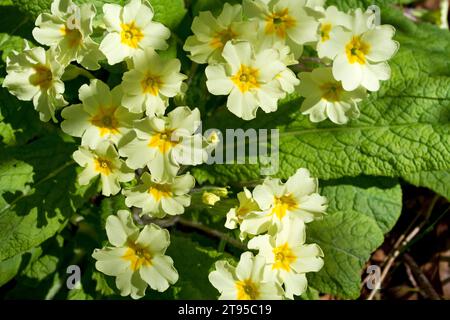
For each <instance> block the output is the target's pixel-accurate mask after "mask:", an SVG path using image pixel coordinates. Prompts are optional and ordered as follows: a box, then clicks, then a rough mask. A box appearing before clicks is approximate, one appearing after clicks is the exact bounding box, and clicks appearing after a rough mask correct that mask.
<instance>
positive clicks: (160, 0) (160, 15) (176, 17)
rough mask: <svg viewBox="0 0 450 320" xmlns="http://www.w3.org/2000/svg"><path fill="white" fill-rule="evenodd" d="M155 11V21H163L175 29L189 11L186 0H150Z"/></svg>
mask: <svg viewBox="0 0 450 320" xmlns="http://www.w3.org/2000/svg"><path fill="white" fill-rule="evenodd" d="M149 2H150V3H151V5H152V7H153V9H154V11H155V18H154V19H155V21H158V22H161V23H162V24H164V25H165V26H167V27H168V28H169V29H171V30H173V29H175V28H176V27H177V26H178V25H179V24H180V22H181V21H182V20H183V18H184V16H185V15H186V13H187V10H186V8H185V6H184V0H149Z"/></svg>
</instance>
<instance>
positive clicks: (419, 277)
mask: <svg viewBox="0 0 450 320" xmlns="http://www.w3.org/2000/svg"><path fill="white" fill-rule="evenodd" d="M403 261H405V264H406V265H407V266H408V267H409V268H410V269H411V272H412V274H413V276H414V278H415V279H416V281H417V284H418V285H419V288H420V289H422V290H421V291H420V293H421V294H423V295H425V298H429V299H433V300H441V297H440V296H439V295H438V294H437V292H436V290H434V288H433V286H432V285H431V283H430V280H428V278H427V276H426V275H425V274H424V273H423V272H422V270H421V269H420V267H419V266H418V265H417V263H416V261H414V258H413V257H412V256H411V255H409V254H408V253H404V254H403Z"/></svg>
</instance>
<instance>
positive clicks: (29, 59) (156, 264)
mask: <svg viewBox="0 0 450 320" xmlns="http://www.w3.org/2000/svg"><path fill="white" fill-rule="evenodd" d="M103 13H104V15H103V22H104V25H103V27H104V29H105V31H104V38H103V40H102V41H101V43H100V44H97V43H96V42H94V41H93V40H92V38H91V35H92V33H93V21H94V17H95V15H96V10H95V7H94V6H93V5H92V4H83V5H81V6H77V5H75V4H74V3H72V1H71V0H55V1H54V2H53V3H52V6H51V13H48V14H47V13H43V14H41V15H40V16H39V17H38V18H37V20H36V28H35V29H34V30H33V36H34V37H35V39H36V40H37V41H38V42H39V43H41V44H43V45H46V46H48V47H49V49H48V50H45V49H44V48H42V47H34V48H31V47H30V46H29V45H27V47H26V48H25V50H24V51H23V52H21V53H14V54H13V55H12V56H10V57H9V58H8V60H7V72H8V75H7V76H6V78H5V80H4V84H3V85H4V86H5V87H6V88H8V89H9V91H10V92H11V93H12V94H14V95H15V96H17V97H18V98H19V99H21V100H33V103H34V106H35V108H36V110H37V111H39V113H40V118H41V120H43V121H49V120H50V119H53V120H54V121H55V122H56V121H57V120H56V116H55V111H56V110H57V109H60V108H63V107H65V106H66V105H67V104H68V103H67V102H66V101H65V100H64V98H63V93H64V91H65V88H64V83H63V81H62V80H61V78H62V77H63V74H64V72H65V70H66V69H67V70H70V69H69V68H68V66H69V65H70V63H71V62H73V61H76V62H77V63H79V64H80V65H82V66H83V67H85V68H86V69H91V70H92V69H94V70H95V69H98V68H100V65H99V61H100V60H102V59H105V58H106V59H107V61H108V63H109V64H116V63H118V62H122V61H125V62H126V63H127V66H128V71H127V72H125V73H124V75H123V79H122V83H121V84H120V85H119V86H117V87H115V88H113V89H112V90H110V88H109V86H108V85H107V84H105V83H103V82H102V81H100V80H98V79H93V80H91V81H90V84H89V85H88V84H85V85H83V86H82V87H81V88H80V89H79V99H80V101H81V103H80V104H76V105H71V106H67V107H65V108H64V109H63V110H62V112H61V116H62V118H63V119H64V120H63V121H62V123H61V128H62V130H63V131H64V132H65V133H67V134H69V135H71V136H73V137H79V138H81V146H80V147H79V149H78V150H77V151H75V153H74V154H73V158H74V160H75V161H76V162H77V163H78V164H79V165H80V166H81V167H83V170H82V171H81V172H80V174H79V176H78V180H79V183H80V184H81V185H87V184H88V183H89V182H90V181H92V179H94V178H96V177H98V176H100V180H101V186H102V193H103V195H105V196H110V195H115V194H118V193H119V192H121V191H122V193H123V194H124V195H125V197H126V198H125V199H126V200H125V202H126V205H127V206H128V207H130V208H132V207H134V208H138V212H139V214H140V215H149V216H151V217H153V218H163V217H164V216H166V215H179V214H182V213H184V209H185V207H187V206H189V205H190V202H191V197H190V195H189V192H190V191H191V189H192V188H193V187H194V185H195V179H194V177H193V176H192V175H190V174H189V173H185V174H182V175H178V173H179V170H180V165H198V164H200V163H203V162H204V160H205V157H206V151H205V148H206V147H207V146H208V143H207V142H206V141H205V139H204V138H203V135H202V134H201V133H197V132H196V131H197V128H198V127H199V126H200V113H199V111H198V109H194V110H191V109H189V108H188V107H177V108H175V109H173V110H172V111H171V112H169V113H168V114H167V115H165V111H166V108H167V107H168V105H169V98H172V97H175V96H176V95H178V94H180V93H181V91H182V83H183V80H184V79H186V76H185V75H183V74H181V73H180V68H181V63H180V61H179V60H177V59H163V58H162V57H160V56H159V55H158V53H157V52H156V51H155V50H164V49H166V48H167V47H168V44H167V42H166V40H167V39H168V38H169V37H170V31H169V29H167V28H166V27H165V26H164V25H162V24H160V23H157V22H154V21H152V18H153V9H152V7H151V6H150V5H149V4H148V3H147V2H146V1H142V0H131V1H130V2H129V3H128V4H126V5H125V6H123V7H122V6H119V5H114V4H105V5H104V6H103ZM136 170H138V171H139V172H140V173H141V174H140V175H139V177H138V183H137V184H136V185H134V186H133V187H130V188H129V189H123V190H122V186H121V183H123V182H130V181H132V180H134V179H135V178H136V175H135V172H136ZM106 232H107V235H108V239H109V242H110V243H111V244H112V245H113V246H114V247H107V248H104V249H102V250H96V251H95V252H94V253H93V257H94V258H95V259H96V260H97V263H96V267H97V269H98V270H100V271H102V272H103V273H105V274H107V275H111V276H116V277H117V278H116V284H117V287H118V288H119V289H120V291H121V294H122V295H131V296H132V297H133V298H140V297H142V296H144V294H145V290H146V288H147V285H149V286H150V287H151V288H152V289H154V290H158V291H164V290H166V289H167V288H168V287H169V284H173V283H175V282H176V281H177V279H178V273H177V271H176V270H175V268H174V267H173V261H172V259H171V258H170V257H168V256H166V255H164V252H165V250H166V248H167V247H168V245H169V243H170V240H169V232H168V231H167V230H163V229H161V228H160V227H158V226H157V225H155V224H150V225H147V226H145V227H144V228H143V229H142V230H141V231H140V229H139V228H138V227H137V226H136V225H135V224H134V222H133V217H132V214H131V213H130V212H128V211H120V212H118V214H117V216H110V217H108V219H107V224H106Z"/></svg>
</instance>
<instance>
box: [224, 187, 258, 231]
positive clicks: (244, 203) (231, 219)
mask: <svg viewBox="0 0 450 320" xmlns="http://www.w3.org/2000/svg"><path fill="white" fill-rule="evenodd" d="M237 198H238V201H239V206H237V207H235V208H231V209H230V211H228V213H227V221H226V222H225V227H226V228H228V229H236V228H237V227H238V226H239V225H240V224H241V222H242V221H243V219H244V218H245V217H246V216H247V215H248V214H249V213H252V212H257V211H261V209H260V208H259V206H258V204H257V203H256V202H255V200H254V199H253V196H252V193H251V192H250V191H249V190H248V189H247V188H244V191H242V192H239V193H238V195H237Z"/></svg>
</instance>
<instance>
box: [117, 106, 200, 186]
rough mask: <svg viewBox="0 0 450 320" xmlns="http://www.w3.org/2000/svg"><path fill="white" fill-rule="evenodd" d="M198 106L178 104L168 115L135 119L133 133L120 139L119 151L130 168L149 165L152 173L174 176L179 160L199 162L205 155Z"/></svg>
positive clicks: (159, 176) (196, 163) (181, 162)
mask: <svg viewBox="0 0 450 320" xmlns="http://www.w3.org/2000/svg"><path fill="white" fill-rule="evenodd" d="M200 125H201V122H200V112H199V111H198V109H194V110H190V109H189V108H188V107H178V108H176V109H174V110H173V111H171V112H170V113H169V114H168V115H167V117H153V118H146V119H143V120H141V121H138V122H136V123H135V132H136V136H131V135H130V136H129V137H127V136H125V137H124V138H123V139H122V140H123V141H121V142H119V153H120V155H121V156H122V157H126V158H128V159H127V164H128V166H129V167H130V168H133V169H139V168H143V167H145V166H148V168H149V169H150V172H151V174H152V177H155V178H157V179H161V180H165V179H169V178H171V177H174V176H176V174H177V172H178V169H179V167H180V164H185V165H198V164H201V163H202V162H203V161H204V160H205V159H206V151H205V150H204V144H206V143H205V142H204V139H203V136H202V135H201V134H200V133H195V132H196V130H197V129H198V128H199V126H200Z"/></svg>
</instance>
